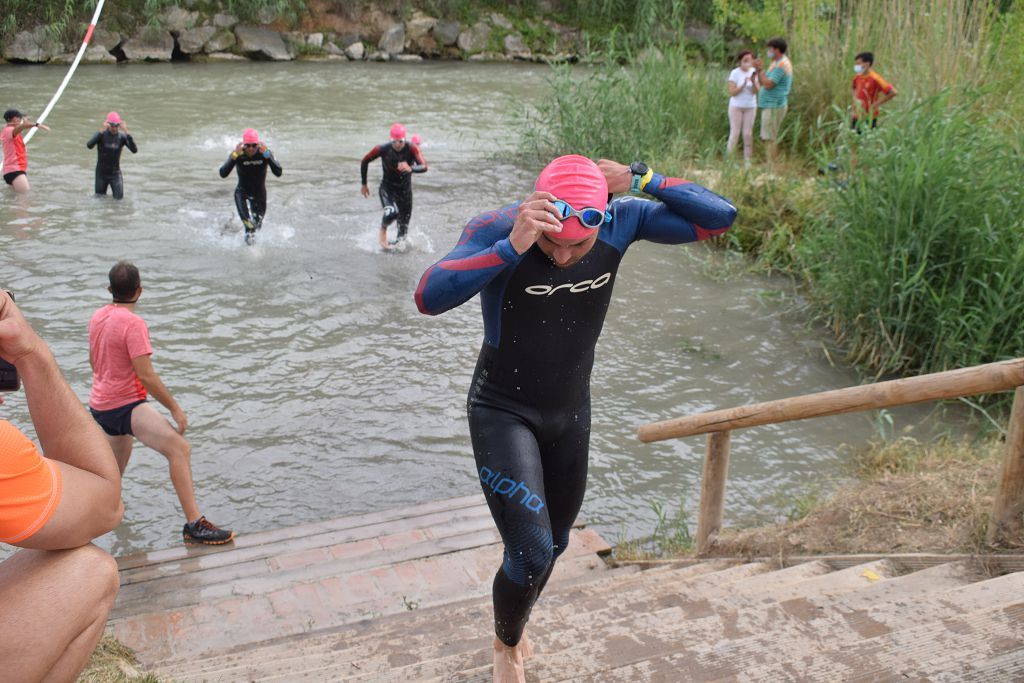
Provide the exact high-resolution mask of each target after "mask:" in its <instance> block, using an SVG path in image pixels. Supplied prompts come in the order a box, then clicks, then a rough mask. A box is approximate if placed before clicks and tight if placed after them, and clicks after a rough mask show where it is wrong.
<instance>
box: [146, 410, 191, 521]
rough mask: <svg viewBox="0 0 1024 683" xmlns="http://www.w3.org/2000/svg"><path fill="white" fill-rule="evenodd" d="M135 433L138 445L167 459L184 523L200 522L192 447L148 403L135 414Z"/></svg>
mask: <svg viewBox="0 0 1024 683" xmlns="http://www.w3.org/2000/svg"><path fill="white" fill-rule="evenodd" d="M132 431H133V432H134V433H135V437H136V438H137V439H138V440H139V441H141V442H142V443H143V444H145V445H146V446H149V447H150V448H152V449H153V450H155V451H157V452H159V453H160V454H161V455H163V456H164V457H165V458H167V465H168V468H169V469H170V472H171V483H172V484H174V491H175V493H177V494H178V500H179V501H180V502H181V510H182V512H184V513H185V521H186V522H194V521H195V520H197V519H199V517H200V515H201V514H202V513H200V512H199V505H198V504H197V503H196V493H195V489H194V488H193V486H192V445H191V444H189V442H188V441H186V440H185V437H183V436H182V435H181V434H178V431H177V430H176V429H175V428H174V427H172V426H171V423H170V422H168V421H167V420H166V419H165V418H164V417H163V416H162V415H161V414H160V413H158V412H157V411H156V408H154V407H153V406H151V405H150V404H148V403H140V404H139V405H138V406H136V407H135V410H133V411H132Z"/></svg>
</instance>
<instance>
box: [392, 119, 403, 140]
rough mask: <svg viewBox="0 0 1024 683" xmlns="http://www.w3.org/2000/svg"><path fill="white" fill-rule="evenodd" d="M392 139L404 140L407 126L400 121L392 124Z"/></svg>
mask: <svg viewBox="0 0 1024 683" xmlns="http://www.w3.org/2000/svg"><path fill="white" fill-rule="evenodd" d="M391 139H392V140H404V139H405V126H403V125H402V124H400V123H396V124H394V125H392V126H391Z"/></svg>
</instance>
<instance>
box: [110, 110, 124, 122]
mask: <svg viewBox="0 0 1024 683" xmlns="http://www.w3.org/2000/svg"><path fill="white" fill-rule="evenodd" d="M107 123H121V117H120V116H119V115H118V113H117V112H116V111H112V112H110V113H109V114H107Z"/></svg>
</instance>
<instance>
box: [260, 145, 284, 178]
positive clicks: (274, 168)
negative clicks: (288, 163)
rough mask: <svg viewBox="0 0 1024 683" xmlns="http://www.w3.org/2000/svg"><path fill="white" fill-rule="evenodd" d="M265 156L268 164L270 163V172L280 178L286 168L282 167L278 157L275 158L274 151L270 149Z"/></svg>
mask: <svg viewBox="0 0 1024 683" xmlns="http://www.w3.org/2000/svg"><path fill="white" fill-rule="evenodd" d="M264 158H265V159H266V160H267V164H269V165H270V172H271V173H273V174H274V175H275V176H277V177H278V178H280V177H281V173H282V172H283V171H284V169H283V168H281V164H279V163H277V159H275V158H274V153H273V152H271V151H270V150H269V149H268V150H267V153H266V154H265V155H264Z"/></svg>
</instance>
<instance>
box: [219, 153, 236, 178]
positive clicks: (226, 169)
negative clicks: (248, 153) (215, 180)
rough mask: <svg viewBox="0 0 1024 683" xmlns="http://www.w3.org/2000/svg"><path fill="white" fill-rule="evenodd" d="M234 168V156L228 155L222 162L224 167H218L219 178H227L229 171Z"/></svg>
mask: <svg viewBox="0 0 1024 683" xmlns="http://www.w3.org/2000/svg"><path fill="white" fill-rule="evenodd" d="M234 167H235V156H234V154H229V155H228V160H227V161H225V162H224V165H223V166H221V167H220V177H221V178H227V177H228V176H229V175H230V174H231V169H233V168H234Z"/></svg>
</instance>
